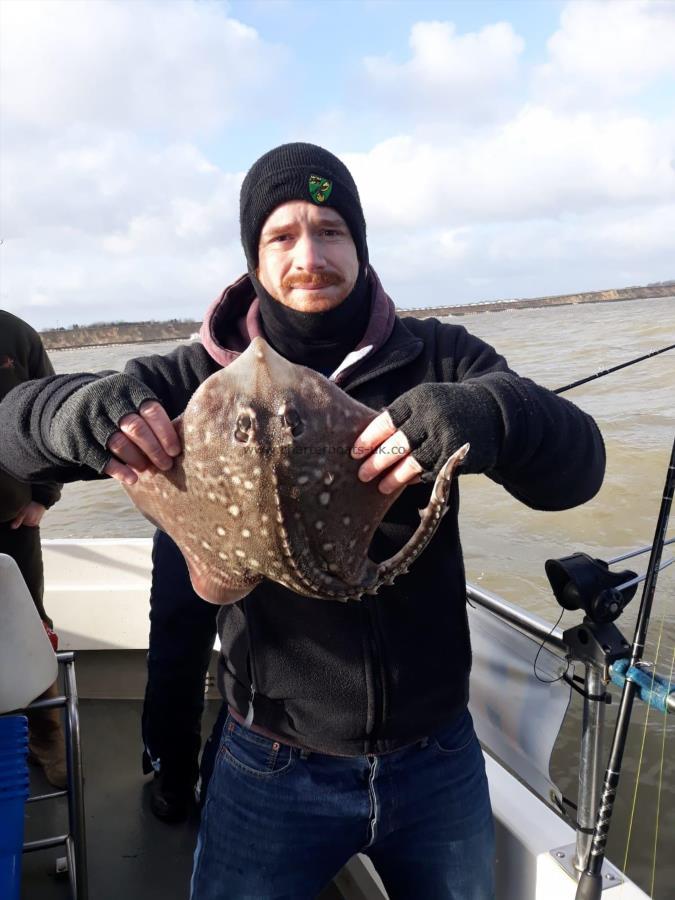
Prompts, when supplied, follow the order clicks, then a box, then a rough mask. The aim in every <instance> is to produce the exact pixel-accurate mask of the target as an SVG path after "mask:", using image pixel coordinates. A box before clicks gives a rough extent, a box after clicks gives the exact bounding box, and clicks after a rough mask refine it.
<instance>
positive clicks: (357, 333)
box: [249, 266, 371, 374]
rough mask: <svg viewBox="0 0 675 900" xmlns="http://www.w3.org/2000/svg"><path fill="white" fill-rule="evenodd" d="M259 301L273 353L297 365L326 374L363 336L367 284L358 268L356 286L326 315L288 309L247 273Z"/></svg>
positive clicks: (264, 328)
mask: <svg viewBox="0 0 675 900" xmlns="http://www.w3.org/2000/svg"><path fill="white" fill-rule="evenodd" d="M249 277H250V279H251V282H252V283H253V287H254V288H255V292H256V295H257V297H258V299H259V301H260V317H261V319H262V324H263V330H264V332H265V337H266V338H267V340H268V341H269V342H270V344H271V345H272V346H273V347H274V349H275V350H276V351H277V353H280V354H281V355H282V356H283V357H285V358H286V359H288V360H290V362H293V363H297V364H298V365H301V366H307V367H308V368H310V369H315V370H316V371H318V372H322V373H323V374H330V373H331V372H334V371H335V369H337V367H338V366H339V365H340V363H341V362H342V360H343V359H344V358H345V356H347V354H348V353H349V352H350V351H352V350H353V349H354V347H356V346H357V344H358V343H359V341H360V340H361V338H362V337H363V335H364V333H365V331H366V327H367V325H368V320H369V318H370V303H371V298H370V284H369V281H368V278H367V277H366V276H365V275H364V269H363V266H360V267H359V274H358V277H357V279H356V284H355V285H354V287H353V288H352V290H351V292H350V293H349V294H348V295H347V296H346V297H345V299H344V300H343V301H342V303H341V304H340V305H339V306H336V307H335V308H334V309H329V310H327V311H326V312H318V313H308V312H299V311H298V310H295V309H289V308H288V307H287V306H284V305H283V303H280V302H279V301H278V300H275V299H274V297H272V295H271V294H270V293H268V291H266V290H265V288H264V287H263V286H262V284H261V283H260V281H258V279H257V278H256V276H255V275H254V274H249Z"/></svg>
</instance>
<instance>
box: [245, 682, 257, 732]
mask: <svg viewBox="0 0 675 900" xmlns="http://www.w3.org/2000/svg"><path fill="white" fill-rule="evenodd" d="M254 698H255V688H254V687H253V684H251V699H250V700H249V701H248V712H247V713H246V719H245V721H244V725H245V726H246V728H250V727H251V725H253V700H254Z"/></svg>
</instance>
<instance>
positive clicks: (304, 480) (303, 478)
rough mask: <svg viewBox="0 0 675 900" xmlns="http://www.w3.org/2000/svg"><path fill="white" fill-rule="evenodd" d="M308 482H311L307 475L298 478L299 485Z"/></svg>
mask: <svg viewBox="0 0 675 900" xmlns="http://www.w3.org/2000/svg"><path fill="white" fill-rule="evenodd" d="M308 481H309V478H308V476H307V475H301V476H300V477H299V478H298V484H307V482H308Z"/></svg>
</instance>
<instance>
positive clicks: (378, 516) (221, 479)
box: [124, 338, 468, 604]
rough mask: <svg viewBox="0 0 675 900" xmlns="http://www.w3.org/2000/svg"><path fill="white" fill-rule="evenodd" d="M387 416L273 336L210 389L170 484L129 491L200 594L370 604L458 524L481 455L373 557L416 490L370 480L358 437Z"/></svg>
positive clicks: (159, 479) (229, 599)
mask: <svg viewBox="0 0 675 900" xmlns="http://www.w3.org/2000/svg"><path fill="white" fill-rule="evenodd" d="M376 415H377V413H376V412H375V410H373V409H370V408H369V407H367V406H364V405H363V404H362V403H359V402H358V401H357V400H354V399H353V398H352V397H350V396H349V395H348V394H346V393H345V392H344V391H343V390H342V389H341V388H339V387H338V386H337V385H336V384H334V383H333V382H331V381H329V380H328V379H327V378H324V376H323V375H320V374H319V373H317V372H315V371H313V370H311V369H307V368H305V367H304V366H298V365H295V364H293V363H291V362H289V361H288V360H286V359H284V357H282V356H280V355H279V354H278V353H277V352H276V351H275V350H274V349H273V348H272V347H270V346H269V344H268V343H267V342H266V341H265V340H264V339H263V338H255V339H254V340H253V341H252V343H251V344H250V346H249V347H248V348H247V350H246V351H245V352H244V353H242V354H241V356H240V357H239V358H238V359H237V360H235V362H233V363H231V364H230V365H229V366H227V367H226V368H224V369H222V370H220V371H218V372H216V373H215V374H214V375H212V376H211V377H210V378H208V379H207V380H206V381H204V382H203V384H202V385H201V386H200V387H199V388H198V389H197V391H196V392H195V393H194V395H193V396H192V398H191V399H190V401H189V403H188V405H187V407H186V409H185V411H184V413H183V415H182V416H180V417H179V418H178V419H177V420H176V421H175V425H176V427H177V430H178V432H179V435H180V436H181V439H182V445H183V449H182V453H181V455H180V456H178V457H176V459H175V460H174V464H173V467H172V469H171V470H170V471H168V472H161V471H158V470H156V469H151V470H148V471H146V472H143V473H141V475H140V476H139V479H138V481H137V482H136V484H134V485H124V489H125V490H126V492H127V493H128V494H129V496H130V497H131V499H132V500H133V502H134V503H135V505H136V506H137V507H138V509H139V510H140V511H141V512H142V513H143V514H144V515H145V516H146V518H148V519H149V520H150V521H151V522H152V523H153V524H155V525H158V526H159V527H160V528H161V529H162V530H163V531H165V532H166V533H167V534H168V535H169V536H170V537H171V538H172V539H173V540H174V541H175V542H176V544H177V545H178V547H179V548H180V550H181V552H182V554H183V556H184V557H185V560H186V562H187V565H188V569H189V573H190V579H191V581H192V585H193V587H194V589H195V591H196V592H197V594H198V595H199V596H200V597H202V598H203V599H204V600H208V601H209V602H211V603H216V604H226V603H234V602H236V601H237V600H240V599H241V598H242V597H245V596H246V595H247V594H248V593H249V592H250V591H252V590H253V588H254V587H256V585H258V584H259V583H260V582H261V581H262V580H263V579H264V578H268V579H271V580H273V581H276V582H279V583H280V584H283V585H285V586H286V587H288V588H290V589H291V590H293V591H295V592H297V593H298V594H302V595H305V596H308V597H314V598H318V599H328V600H342V601H346V600H350V599H360V598H361V596H362V595H363V594H364V593H376V592H377V590H378V588H379V587H380V586H381V585H382V584H385V583H386V584H391V582H392V581H393V579H394V578H396V577H397V576H398V575H400V574H402V573H404V572H406V571H407V569H408V567H409V566H410V565H411V564H412V563H413V562H414V560H415V559H416V558H417V557H418V556H419V554H420V553H421V552H422V550H423V549H424V548H425V547H426V546H427V544H428V543H429V541H430V540H431V538H432V537H433V534H434V533H435V531H436V528H437V527H438V524H439V522H440V521H441V519H442V517H443V515H444V514H445V512H446V510H447V508H448V503H449V495H450V485H451V482H452V477H453V474H454V472H455V470H456V468H457V466H458V465H459V464H460V463H461V461H462V460H463V459H464V457H465V455H466V453H467V451H468V445H465V446H464V447H462V448H460V449H459V450H458V451H457V452H456V453H454V454H453V456H451V457H450V458H449V459H448V460H447V462H446V463H445V464H444V466H443V467H442V468H441V470H440V472H439V474H438V476H437V478H436V481H435V483H434V486H433V489H432V492H431V498H430V501H429V503H428V505H427V507H426V508H425V509H424V510H422V511H421V513H420V524H419V526H418V528H417V530H416V531H415V533H414V534H413V535H412V537H411V538H410V540H409V541H408V543H407V544H406V545H405V546H404V547H403V548H402V549H401V550H400V551H399V552H398V553H396V554H395V555H394V556H393V557H392V558H391V559H389V560H385V561H384V562H382V563H379V564H377V563H375V562H373V561H372V560H371V559H370V558H369V557H368V548H369V546H370V542H371V540H372V537H373V534H374V533H375V531H376V529H377V527H378V525H379V524H380V523H381V522H382V519H383V518H384V516H385V515H386V513H387V510H388V509H389V508H390V506H391V505H392V504H393V503H394V501H395V500H396V499H397V497H398V496H399V495H400V494H401V491H402V490H403V488H401V489H399V490H397V491H395V492H393V493H391V494H388V495H385V494H382V493H381V492H380V491H379V490H378V487H377V479H376V480H374V481H371V482H367V483H364V482H362V481H360V480H359V479H358V477H357V471H358V468H359V466H360V464H361V462H362V460H359V459H354V458H352V456H351V454H350V450H351V448H352V446H353V444H354V441H355V439H356V438H357V437H358V436H359V434H361V432H362V431H363V430H364V428H365V427H366V425H368V423H369V422H371V421H372V420H373V419H374V418H375V417H376Z"/></svg>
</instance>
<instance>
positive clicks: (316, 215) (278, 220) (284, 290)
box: [257, 200, 359, 312]
mask: <svg viewBox="0 0 675 900" xmlns="http://www.w3.org/2000/svg"><path fill="white" fill-rule="evenodd" d="M358 273H359V260H358V257H357V255H356V246H355V245H354V241H353V240H352V236H351V233H350V231H349V228H348V227H347V224H346V222H345V220H344V219H343V218H342V216H341V215H340V214H339V213H338V212H336V211H335V210H334V209H330V208H329V207H321V206H316V205H315V204H314V203H307V202H305V201H304V200H292V201H291V202H289V203H284V204H282V205H281V206H278V207H277V208H276V209H275V210H274V212H273V213H272V214H271V215H270V216H269V217H268V219H267V221H266V222H265V224H264V225H263V229H262V231H261V233H260V243H259V245H258V270H257V275H258V279H259V280H260V282H261V284H262V286H263V287H264V288H265V289H266V290H267V291H268V292H269V293H270V294H271V295H272V296H273V297H274V298H275V299H276V300H278V301H279V302H280V303H283V305H284V306H288V307H289V308H290V309H296V310H298V311H300V312H325V311H326V310H328V309H333V308H334V307H336V306H339V305H340V304H341V303H342V301H343V300H344V299H345V297H347V295H348V294H349V292H350V291H351V289H352V288H353V287H354V284H355V283H356V278H357V275H358Z"/></svg>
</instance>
